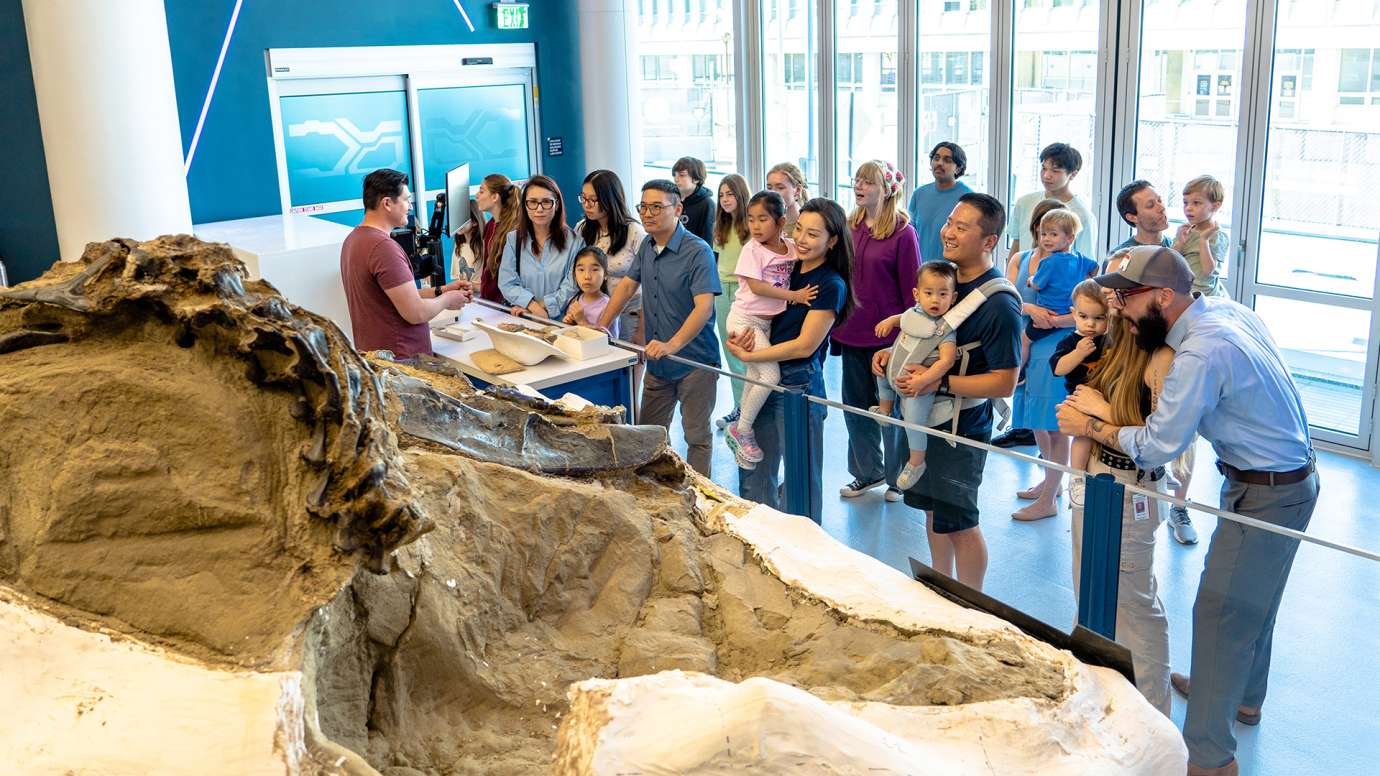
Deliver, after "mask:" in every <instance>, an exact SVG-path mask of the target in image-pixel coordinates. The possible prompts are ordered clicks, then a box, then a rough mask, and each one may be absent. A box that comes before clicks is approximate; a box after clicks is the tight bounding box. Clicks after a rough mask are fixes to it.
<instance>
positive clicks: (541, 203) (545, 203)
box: [526, 199, 556, 213]
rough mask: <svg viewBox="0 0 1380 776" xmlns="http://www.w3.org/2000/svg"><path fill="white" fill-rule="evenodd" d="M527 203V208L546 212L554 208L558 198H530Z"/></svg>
mask: <svg viewBox="0 0 1380 776" xmlns="http://www.w3.org/2000/svg"><path fill="white" fill-rule="evenodd" d="M526 205H527V209H528V210H536V211H539V212H543V213H544V212H546V211H548V210H550V209H551V208H553V207H555V206H556V200H554V199H529V200H527V202H526Z"/></svg>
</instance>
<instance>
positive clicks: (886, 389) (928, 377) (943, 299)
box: [872, 261, 958, 490]
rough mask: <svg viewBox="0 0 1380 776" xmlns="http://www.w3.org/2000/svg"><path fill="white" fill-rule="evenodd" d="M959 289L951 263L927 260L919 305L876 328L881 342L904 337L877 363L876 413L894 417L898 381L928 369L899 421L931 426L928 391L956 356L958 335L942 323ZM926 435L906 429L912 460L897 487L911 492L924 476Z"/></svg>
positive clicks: (916, 380) (905, 399)
mask: <svg viewBox="0 0 1380 776" xmlns="http://www.w3.org/2000/svg"><path fill="white" fill-rule="evenodd" d="M957 285H958V268H957V267H955V266H954V265H953V264H951V263H949V262H947V261H927V262H925V263H924V264H922V265H921V266H920V274H919V276H918V277H917V279H916V283H915V290H914V294H915V306H914V307H912V308H910V309H909V310H906V311H905V312H904V313H901V314H900V315H893V316H891V317H890V318H886V319H884V320H882V322H881V323H878V324H877V329H876V333H877V336H878V337H885V336H887V335H888V334H890V333H891V330H892V329H894V328H896V327H897V326H898V325H899V326H900V327H901V333H900V336H898V337H897V338H896V342H895V343H894V344H893V345H892V346H891V351H890V356H888V357H885V358H882V359H879V361H878V362H874V367H873V373H874V374H875V375H876V376H877V393H878V396H880V401H879V402H878V403H877V406H876V407H873V408H872V409H873V411H875V412H879V413H881V414H883V415H888V416H889V415H891V414H892V411H893V409H894V408H895V405H896V399H897V397H898V396H900V394H899V393H898V392H897V391H896V378H898V377H900V376H901V375H904V374H906V367H907V366H908V365H910V364H919V365H921V366H923V367H925V369H924V370H922V371H920V372H916V373H915V374H914V375H913V376H912V378H911V382H912V385H915V384H918V385H919V388H920V390H921V391H922V394H921V395H919V396H900V400H901V417H902V418H904V419H905V420H906V422H908V423H915V424H917V425H921V426H927V425H929V418H930V409H931V408H932V407H933V405H934V392H933V391H928V392H926V388H928V387H929V386H932V385H935V384H937V383H938V382H939V381H940V379H942V378H943V377H944V375H946V374H948V372H949V370H950V369H952V368H953V365H954V362H955V360H957V357H958V344H957V340H956V339H955V337H954V330H953V328H952V327H951V326H950V325H949V324H948V322H947V321H945V320H944V317H943V316H944V313H947V312H948V311H949V308H950V307H952V306H953V303H954V296H955V288H956V287H957ZM925 436H926V434H925V432H923V431H916V430H914V429H909V428H908V429H906V441H907V443H908V444H909V446H910V458H909V460H907V461H906V465H905V467H903V468H902V469H901V473H900V475H899V476H897V478H896V487H897V488H899V489H901V490H909V489H910V487H911V486H912V485H914V484H915V483H916V481H917V480H919V479H920V475H921V474H923V473H924V471H925V442H926V440H925Z"/></svg>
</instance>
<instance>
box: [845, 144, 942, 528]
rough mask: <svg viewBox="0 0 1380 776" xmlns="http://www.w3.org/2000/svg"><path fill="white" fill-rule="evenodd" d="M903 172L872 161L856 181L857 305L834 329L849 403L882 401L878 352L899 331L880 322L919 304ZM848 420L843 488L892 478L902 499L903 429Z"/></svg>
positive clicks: (894, 495) (852, 223) (893, 497)
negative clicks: (882, 330) (883, 330)
mask: <svg viewBox="0 0 1380 776" xmlns="http://www.w3.org/2000/svg"><path fill="white" fill-rule="evenodd" d="M903 180H904V179H903V177H902V175H901V173H900V171H898V170H897V169H896V168H895V167H892V166H891V164H890V163H888V162H882V161H871V162H867V163H865V164H863V165H862V166H861V167H859V168H858V174H857V176H856V177H855V179H854V181H853V191H854V196H855V197H856V198H857V203H858V205H857V208H856V209H855V210H854V211H853V215H851V216H849V218H848V226H849V228H850V229H852V232H853V295H854V298H855V299H856V300H857V307H856V308H855V309H854V311H853V315H852V316H851V317H850V318H849V319H848V320H847V321H846V322H844V324H843V325H841V326H839V327H838V328H836V329H834V333H833V334H832V335H831V336H832V339H833V344H834V348H835V351H836V352H838V353H840V354H841V355H842V356H843V403H844V404H847V405H849V406H850V407H860V408H863V409H866V408H868V407H871V406H872V405H874V404H876V403H877V380H876V378H875V377H873V375H872V356H873V354H875V353H876V352H877V351H878V350H881V349H882V348H889V347H891V343H892V341H893V340H895V339H896V334H895V332H893V333H891V334H889V335H887V336H886V337H878V336H877V335H876V333H875V332H874V329H876V328H877V324H878V323H879V322H880V321H881V320H882V319H883V318H889V317H891V316H893V315H896V314H898V313H901V312H903V311H905V309H906V308H908V307H910V306H911V305H912V304H914V298H913V296H912V294H911V289H913V288H915V276H916V275H917V274H919V271H920V241H919V238H918V236H917V235H916V233H915V228H914V227H913V226H911V225H910V216H909V215H907V214H906V210H905V202H906V198H905V192H904V191H903V190H902V186H901V184H902V182H903ZM843 420H844V423H845V424H846V425H847V426H848V473H849V474H851V475H853V481H852V482H850V483H848V484H847V485H845V486H843V487H842V488H840V489H839V495H841V496H843V497H844V498H852V497H854V496H857V495H860V494H862V493H864V492H865V491H868V490H871V489H872V488H875V487H877V486H878V485H882V484H883V483H885V484H886V486H887V490H886V500H887V501H900V500H901V491H899V490H897V489H896V475H897V474H898V473H899V472H900V471H901V464H902V463H904V462H905V460H906V445H905V437H904V436H903V435H902V434H901V431H900V429H897V428H888V429H887V430H886V431H885V432H883V430H882V429H881V427H880V425H879V424H878V423H877V422H876V421H873V420H868V419H867V418H864V417H861V416H858V415H854V414H852V413H845V414H844V416H843ZM883 442H885V444H883ZM884 446H885V448H886V450H885V454H883V449H882V448H883V447H884Z"/></svg>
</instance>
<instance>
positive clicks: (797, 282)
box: [770, 262, 848, 385]
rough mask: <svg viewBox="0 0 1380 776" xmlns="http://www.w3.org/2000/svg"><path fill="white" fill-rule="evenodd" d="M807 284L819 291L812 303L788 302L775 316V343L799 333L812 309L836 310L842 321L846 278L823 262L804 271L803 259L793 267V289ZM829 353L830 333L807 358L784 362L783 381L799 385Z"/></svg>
mask: <svg viewBox="0 0 1380 776" xmlns="http://www.w3.org/2000/svg"><path fill="white" fill-rule="evenodd" d="M806 286H817V287H818V289H819V293H817V294H816V295H815V298H814V300H813V301H811V302H810V304H809V306H808V307H807V306H805V305H803V304H788V305H786V311H785V312H783V313H781V314H780V315H778V316H776V317H775V318H772V319H771V337H770V340H771V344H773V345H777V344H780V343H782V342H790V341H791V340H793V339H795V338H796V337H799V336H800V330H801V328H802V327H803V326H804V325H805V316H806V315H808V314H809V312H810V311H811V310H829V311H832V312H833V313H834V325H835V326H837V325H838V323H839V319H838V316H839V315H840V314H841V313H842V312H843V304H844V301H845V300H846V299H847V298H848V286H847V284H845V283H844V282H843V278H842V277H841V276H840V275H839V273H837V272H835V271H834V269H833V268H832V267H830V266H829V265H827V264H821V265H819V266H818V267H815V268H814V269H812V270H810V271H809V272H801V271H800V263H799V262H797V263H796V265H795V269H794V270H792V271H791V290H792V291H795V290H798V289H801V288H805V287H806ZM828 353H829V337H828V335H827V334H826V335H825V337H824V338H823V339H821V340H820V342H819V347H818V348H816V349H815V352H814V353H812V354H810V355H808V356H806V357H804V358H794V359H791V360H789V361H782V362H781V382H782V383H783V384H785V385H796V384H799V383H801V382H804V375H805V374H808V372H809V368H810V367H814V368H815V369H819V368H820V367H822V366H823V365H824V357H825V356H826V355H828Z"/></svg>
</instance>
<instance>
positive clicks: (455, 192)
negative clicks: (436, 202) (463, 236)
mask: <svg viewBox="0 0 1380 776" xmlns="http://www.w3.org/2000/svg"><path fill="white" fill-rule="evenodd" d="M446 220H447V221H449V222H450V223H449V224H448V225H447V228H446V235H447V236H449V237H454V236H455V233H456V232H458V231H460V230H461V229H464V228H465V224H468V223H469V222H470V166H469V165H468V164H462V165H460V166H459V167H456V168H455V169H453V170H451V171H450V172H448V173H446Z"/></svg>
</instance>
